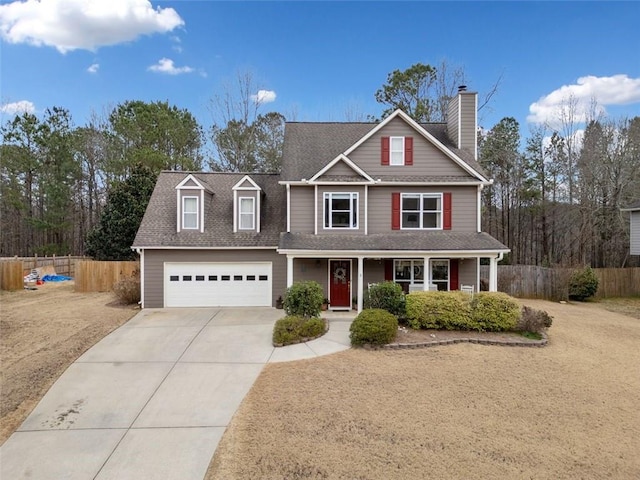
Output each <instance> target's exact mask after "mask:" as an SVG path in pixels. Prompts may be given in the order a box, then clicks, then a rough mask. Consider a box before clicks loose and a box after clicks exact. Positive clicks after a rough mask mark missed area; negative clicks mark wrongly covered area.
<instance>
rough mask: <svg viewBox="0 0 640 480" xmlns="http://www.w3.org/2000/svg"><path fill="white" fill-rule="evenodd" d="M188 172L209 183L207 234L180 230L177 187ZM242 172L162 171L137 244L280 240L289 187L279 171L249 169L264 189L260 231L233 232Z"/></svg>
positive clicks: (273, 243)
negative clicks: (235, 188)
mask: <svg viewBox="0 0 640 480" xmlns="http://www.w3.org/2000/svg"><path fill="white" fill-rule="evenodd" d="M189 173H191V174H192V175H193V176H194V177H195V178H196V179H197V180H198V181H199V182H201V183H202V184H203V186H206V187H207V188H208V189H209V190H210V191H211V192H213V195H211V194H210V193H206V192H205V194H204V197H205V202H204V203H205V207H204V208H205V211H204V233H200V232H199V231H191V230H182V231H181V232H179V233H178V232H176V221H177V212H176V208H177V205H176V203H177V202H176V190H175V187H176V185H178V184H179V183H180V182H181V181H182V180H183V179H184V178H185V177H186V176H187V175H188V174H189ZM244 175H245V174H244V173H210V172H206V173H205V172H162V173H160V175H159V176H158V181H157V182H156V187H155V189H154V191H153V194H152V195H151V199H150V200H149V206H148V207H147V211H146V212H145V214H144V217H143V219H142V223H141V224H140V228H139V229H138V233H137V234H136V238H135V240H134V242H133V246H134V247H169V246H171V247H265V246H273V247H276V246H277V245H278V241H279V238H280V232H282V231H283V230H285V222H286V219H285V218H284V215H283V212H286V204H285V201H286V197H285V189H284V187H283V186H281V185H279V184H278V181H279V180H280V175H276V174H260V173H255V174H253V173H252V174H249V176H250V177H251V178H252V179H253V181H254V182H256V183H257V184H258V186H259V187H260V188H261V189H262V192H263V196H262V198H261V216H260V224H261V231H260V233H247V232H242V233H233V190H232V188H233V186H234V185H235V184H236V183H238V182H239V181H240V180H241V179H242V177H244Z"/></svg>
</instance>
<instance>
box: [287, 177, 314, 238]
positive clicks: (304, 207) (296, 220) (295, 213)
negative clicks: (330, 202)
mask: <svg viewBox="0 0 640 480" xmlns="http://www.w3.org/2000/svg"><path fill="white" fill-rule="evenodd" d="M283 188H284V187H283ZM290 194H291V205H290V213H291V231H292V232H294V233H313V231H314V230H313V219H314V215H313V209H314V208H315V206H314V202H313V187H293V186H292V187H291V191H290ZM284 213H285V212H283V214H284Z"/></svg>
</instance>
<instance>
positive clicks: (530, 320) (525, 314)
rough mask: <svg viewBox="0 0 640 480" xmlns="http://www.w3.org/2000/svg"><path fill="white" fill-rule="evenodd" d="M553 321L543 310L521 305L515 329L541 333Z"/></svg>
mask: <svg viewBox="0 0 640 480" xmlns="http://www.w3.org/2000/svg"><path fill="white" fill-rule="evenodd" d="M552 323H553V317H552V316H551V315H549V314H548V313H547V312H545V311H544V310H538V309H536V308H531V307H522V312H521V314H520V319H519V320H518V325H517V326H516V330H518V331H519V332H532V333H542V332H544V331H545V330H546V329H547V328H549V327H550V326H551V324H552Z"/></svg>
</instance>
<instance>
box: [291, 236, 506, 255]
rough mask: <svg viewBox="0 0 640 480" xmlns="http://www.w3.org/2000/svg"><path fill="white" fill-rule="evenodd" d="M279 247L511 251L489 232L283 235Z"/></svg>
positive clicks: (355, 249)
mask: <svg viewBox="0 0 640 480" xmlns="http://www.w3.org/2000/svg"><path fill="white" fill-rule="evenodd" d="M280 248H281V249H284V250H320V251H324V250H329V251H332V250H340V251H354V252H356V251H367V250H372V251H380V250H393V251H398V250H407V251H458V250H459V251H464V250H473V251H478V250H487V251H495V250H508V249H509V248H508V247H507V246H505V245H503V244H502V243H500V242H499V241H498V240H496V239H495V238H493V237H492V236H491V235H489V234H488V233H484V232H481V233H476V232H471V233H466V232H451V231H437V232H396V233H380V234H373V235H371V234H370V235H313V234H308V233H283V234H281V235H280Z"/></svg>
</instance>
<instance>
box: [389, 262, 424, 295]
mask: <svg viewBox="0 0 640 480" xmlns="http://www.w3.org/2000/svg"><path fill="white" fill-rule="evenodd" d="M393 281H394V282H396V283H400V284H402V283H408V284H411V283H420V284H422V283H424V260H422V259H415V260H412V259H408V260H404V259H403V260H394V262H393ZM405 290H406V289H405Z"/></svg>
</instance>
